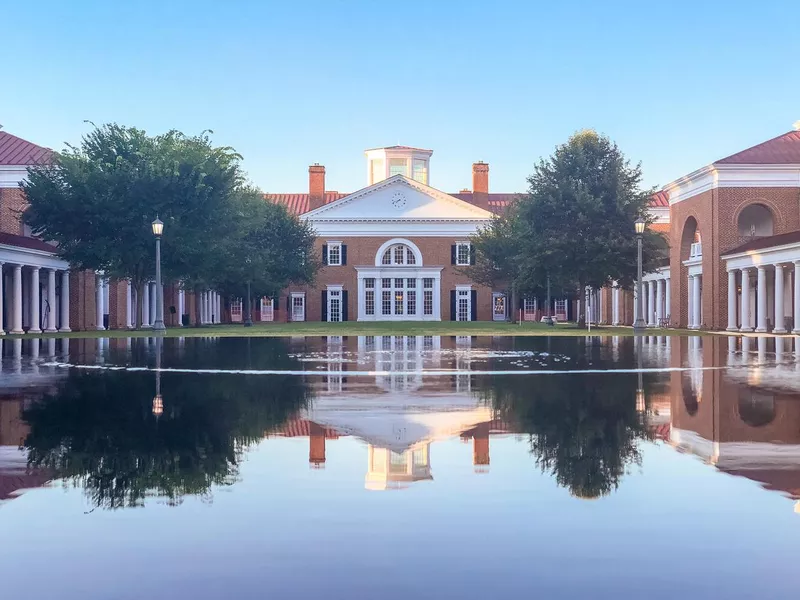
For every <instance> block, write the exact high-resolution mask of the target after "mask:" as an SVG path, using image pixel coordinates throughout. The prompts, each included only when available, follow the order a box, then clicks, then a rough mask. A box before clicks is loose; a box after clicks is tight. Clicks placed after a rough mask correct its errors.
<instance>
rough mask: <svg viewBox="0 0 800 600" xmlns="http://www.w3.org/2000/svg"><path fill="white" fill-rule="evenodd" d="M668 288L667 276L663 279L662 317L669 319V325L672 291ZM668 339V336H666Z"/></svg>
mask: <svg viewBox="0 0 800 600" xmlns="http://www.w3.org/2000/svg"><path fill="white" fill-rule="evenodd" d="M669 288H670V278H669V277H667V278H666V279H664V318H665V319H669V320H670V325H671V321H672V308H670V304H671V303H672V295H671V294H672V292H671V290H670V289H669ZM667 341H669V338H667Z"/></svg>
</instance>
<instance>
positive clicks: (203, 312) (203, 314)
mask: <svg viewBox="0 0 800 600" xmlns="http://www.w3.org/2000/svg"><path fill="white" fill-rule="evenodd" d="M205 323H206V293H205V292H200V324H201V325H205Z"/></svg>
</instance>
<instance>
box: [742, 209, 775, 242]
mask: <svg viewBox="0 0 800 600" xmlns="http://www.w3.org/2000/svg"><path fill="white" fill-rule="evenodd" d="M736 226H737V228H738V230H739V237H740V238H742V241H743V242H744V241H747V240H749V239H752V238H758V237H767V236H770V235H774V234H775V220H774V219H773V217H772V211H771V210H770V209H769V208H767V207H766V206H764V205H763V204H751V205H749V206H746V207H744V209H742V212H740V213H739V218H738V219H737V221H736Z"/></svg>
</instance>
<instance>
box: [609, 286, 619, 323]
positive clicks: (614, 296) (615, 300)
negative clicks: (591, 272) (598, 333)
mask: <svg viewBox="0 0 800 600" xmlns="http://www.w3.org/2000/svg"><path fill="white" fill-rule="evenodd" d="M611 325H613V326H614V327H616V326H618V325H619V286H618V285H617V283H616V282H615V283H614V286H613V287H612V288H611Z"/></svg>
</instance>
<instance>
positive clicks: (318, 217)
mask: <svg viewBox="0 0 800 600" xmlns="http://www.w3.org/2000/svg"><path fill="white" fill-rule="evenodd" d="M397 184H402V185H407V186H408V187H411V188H414V189H416V190H417V191H419V192H421V193H423V194H425V195H427V196H430V197H431V198H434V199H436V200H441V201H444V202H450V203H452V204H453V205H455V206H458V207H459V208H461V209H462V210H466V211H468V212H471V213H472V214H473V215H474V217H472V218H471V219H451V220H453V221H456V220H458V221H465V220H476V221H481V222H486V221H490V220H491V219H492V217H494V214H493V213H491V212H489V211H488V210H484V209H482V208H479V207H477V206H475V205H474V204H470V203H469V202H465V201H464V200H459V199H458V198H455V197H453V196H451V195H450V194H446V193H444V192H441V191H439V190H437V189H436V188H432V187H430V186H428V185H425V184H423V183H420V182H418V181H415V180H413V179H409V178H408V177H405V176H404V175H394V176H393V177H389V178H388V179H384V180H383V181H379V182H378V183H375V184H373V185H370V186H368V187H365V188H363V189H361V190H358V191H357V192H353V193H352V194H350V195H348V196H345V197H344V198H340V199H339V200H336V201H335V202H331V203H329V204H326V205H324V206H321V207H320V208H316V209H314V210H312V211H309V212H307V213H305V214H303V215H300V218H301V219H304V220H307V221H311V222H312V223H317V222H319V221H325V220H328V221H333V220H334V219H325V216H324V215H325V213H327V212H330V211H332V210H334V209H336V208H339V207H341V206H344V205H346V204H349V203H351V202H353V201H354V200H357V199H359V198H362V197H363V196H366V195H369V194H371V193H373V192H376V191H378V190H380V189H383V188H385V187H389V186H392V185H397ZM335 220H336V221H340V219H335ZM347 220H348V221H350V220H351V219H347ZM367 220H368V219H367ZM381 220H389V219H381ZM391 220H392V221H396V222H397V221H400V222H418V221H417V220H414V219H402V218H397V219H391ZM445 220H447V219H446V218H445V219H441V221H445ZM341 221H344V219H341ZM437 221H439V220H438V219H437Z"/></svg>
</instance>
